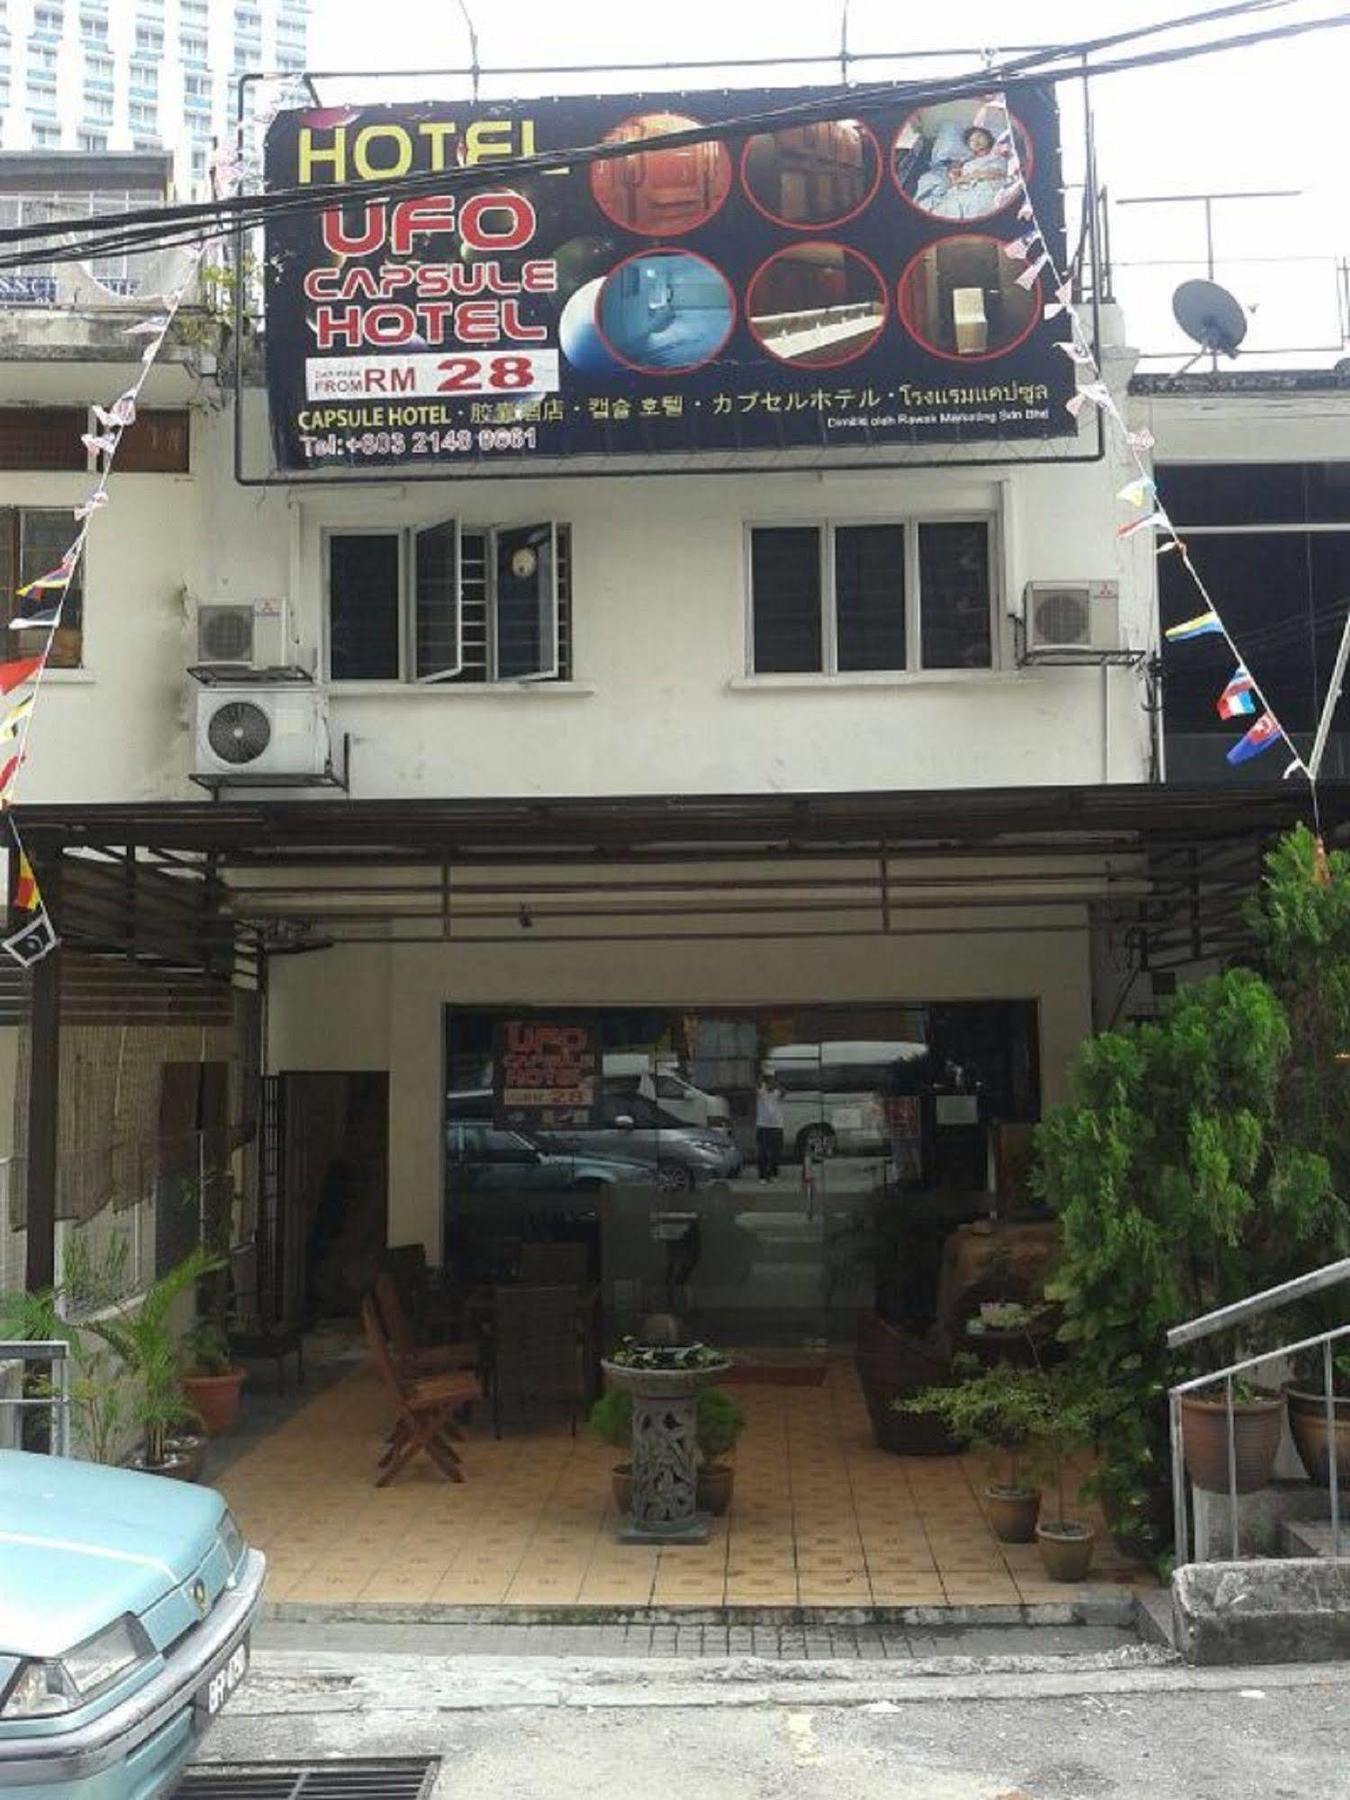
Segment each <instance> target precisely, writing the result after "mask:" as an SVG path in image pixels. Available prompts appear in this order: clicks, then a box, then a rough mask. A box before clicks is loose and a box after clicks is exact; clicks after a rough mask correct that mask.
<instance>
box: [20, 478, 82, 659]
mask: <svg viewBox="0 0 1350 1800" xmlns="http://www.w3.org/2000/svg"><path fill="white" fill-rule="evenodd" d="M73 536H74V532H73V531H72V529H71V517H70V508H69V507H56V508H53V507H33V506H6V507H0V591H3V592H4V593H5V594H7V595H8V596H9V601H8V611H7V613H6V615H5V619H6V623H5V626H4V631H5V636H6V638H7V639H8V640H9V646H10V648H9V654H10V655H11V656H37V655H39V654H40V653H41V651H42V649H43V646H44V645H45V644H46V642H47V628H46V627H45V626H40V627H38V628H37V629H36V630H33V631H22V630H19V631H16V630H13V629H11V628H10V626H9V623H8V621H9V620H11V619H17V618H20V617H23V616H24V615H26V614H28V613H33V612H38V611H40V610H42V609H43V608H44V607H45V606H47V605H48V604H50V596H43V595H39V594H33V595H30V596H29V598H28V599H27V600H26V601H25V600H20V599H18V597H17V596H16V594H15V589H16V588H20V587H22V586H23V585H24V583H25V582H29V581H34V580H36V578H37V577H38V576H39V575H45V574H46V573H47V571H48V569H54V568H56V567H57V565H58V564H59V563H60V561H61V558H62V557H63V556H64V555H65V553H66V551H67V550H68V549H69V548H70V542H71V538H72V537H73ZM84 567H85V565H84V561H83V559H81V561H80V565H79V567H78V568H77V569H76V571H75V575H74V578H73V579H72V581H71V583H70V586H69V588H68V589H67V591H66V598H65V604H64V606H63V607H62V609H61V624H60V628H59V629H58V631H57V633H56V637H55V639H54V641H53V643H52V650H51V656H50V657H49V659H48V666H49V667H50V668H53V669H78V668H79V666H80V661H81V646H82V639H83V616H84Z"/></svg>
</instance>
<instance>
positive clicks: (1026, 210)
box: [1017, 200, 1036, 219]
mask: <svg viewBox="0 0 1350 1800" xmlns="http://www.w3.org/2000/svg"><path fill="white" fill-rule="evenodd" d="M1017 216H1018V218H1019V219H1034V218H1035V217H1036V208H1035V207H1034V206H1033V205H1032V204H1031V202H1030V200H1024V201H1023V202H1022V204H1021V205H1020V206H1019V207H1018V209H1017Z"/></svg>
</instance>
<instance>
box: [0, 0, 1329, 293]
mask: <svg viewBox="0 0 1350 1800" xmlns="http://www.w3.org/2000/svg"><path fill="white" fill-rule="evenodd" d="M1291 3H1292V0H1241V3H1237V4H1231V5H1227V6H1223V7H1217V8H1210V9H1207V10H1206V11H1204V12H1201V13H1195V14H1191V15H1188V16H1186V17H1184V18H1181V19H1175V20H1167V21H1155V22H1154V23H1152V24H1149V25H1144V26H1140V27H1137V28H1135V29H1134V30H1132V31H1128V32H1116V33H1113V34H1111V35H1110V36H1109V37H1100V38H1093V39H1086V40H1083V41H1081V42H1078V43H1074V44H1067V45H1062V46H1050V47H1047V48H1045V49H1043V50H1038V51H1034V52H1029V53H1028V54H1026V55H1024V56H1018V57H1014V58H1011V59H1008V60H1006V61H1004V62H1001V63H997V64H995V63H991V64H990V65H989V66H987V67H985V68H983V69H979V70H974V71H971V72H969V73H967V74H964V75H957V76H947V77H944V78H940V79H937V80H934V79H931V78H929V79H926V80H916V81H903V82H886V83H883V84H879V85H872V86H868V87H841V88H838V89H835V90H833V91H832V92H830V93H827V94H824V95H822V96H819V97H817V98H814V99H811V100H805V101H793V102H790V103H788V104H786V105H784V106H781V107H773V108H769V109H760V110H757V111H753V112H749V113H744V114H738V115H736V116H734V117H732V118H729V119H722V120H719V121H717V122H716V123H714V124H711V125H699V126H694V127H691V128H690V129H688V130H684V131H675V132H666V133H662V134H661V135H660V136H658V137H654V138H650V139H646V140H644V144H643V148H644V149H645V150H651V149H653V148H657V147H659V148H662V149H676V148H683V147H685V146H688V145H694V144H700V143H706V142H710V141H713V140H716V139H720V138H726V137H731V138H742V137H748V136H753V135H756V134H758V133H761V132H770V131H776V130H782V129H784V128H786V127H790V126H794V125H801V124H803V123H807V122H810V121H811V120H817V119H833V118H838V117H839V116H840V105H841V102H846V103H847V111H848V116H849V117H865V116H866V115H867V114H868V113H870V112H875V111H878V110H880V109H883V108H890V107H894V106H895V105H896V104H897V103H904V102H906V101H913V102H914V103H916V104H918V103H920V102H925V101H926V102H929V103H934V102H940V101H944V100H953V99H967V98H978V97H980V96H982V95H985V94H988V93H990V92H993V91H998V90H1000V89H1002V88H1004V87H1008V86H1015V85H1016V84H1017V83H1018V82H1019V81H1027V80H1031V79H1041V80H1047V79H1049V80H1066V79H1078V78H1080V77H1082V76H1083V75H1092V76H1095V77H1101V76H1107V75H1115V74H1125V73H1134V72H1137V71H1139V70H1143V69H1148V68H1155V67H1160V66H1165V65H1168V64H1172V63H1178V62H1185V61H1190V60H1192V59H1194V58H1197V57H1202V56H1212V55H1217V54H1221V53H1225V52H1230V51H1234V50H1240V49H1250V48H1253V47H1255V46H1257V45H1260V44H1266V43H1271V42H1275V41H1279V40H1287V39H1291V38H1295V37H1301V36H1307V35H1309V34H1312V33H1316V32H1323V31H1331V30H1336V29H1340V28H1343V27H1344V26H1346V25H1350V13H1347V12H1340V13H1335V14H1330V15H1324V16H1321V17H1319V18H1316V19H1308V20H1297V21H1290V22H1288V23H1285V24H1282V25H1271V26H1267V27H1264V28H1263V29H1261V30H1259V31H1252V32H1245V33H1239V34H1235V35H1230V36H1226V37H1221V38H1210V39H1206V40H1204V41H1202V42H1200V43H1191V44H1181V45H1173V46H1169V47H1164V48H1161V49H1152V50H1146V51H1141V52H1137V53H1135V54H1133V55H1129V56H1124V57H1116V58H1114V59H1112V60H1108V61H1097V62H1090V61H1089V59H1090V58H1092V57H1094V56H1099V55H1100V54H1101V52H1102V51H1103V50H1104V49H1111V48H1114V47H1118V46H1120V45H1122V44H1128V43H1134V42H1138V41H1140V40H1142V39H1144V38H1148V37H1152V36H1156V35H1158V34H1159V33H1164V32H1166V33H1170V32H1174V31H1180V30H1185V29H1189V28H1192V27H1194V26H1197V25H1202V24H1206V23H1213V22H1215V21H1217V20H1219V19H1223V18H1235V17H1242V16H1246V15H1250V14H1252V13H1258V12H1268V11H1271V10H1282V9H1283V8H1285V7H1287V6H1288V5H1289V4H1291ZM632 154H633V148H632V145H631V143H629V142H619V143H602V144H589V145H583V146H574V147H570V148H567V149H561V150H551V151H544V152H541V153H539V154H537V155H534V156H528V157H494V158H493V159H492V160H491V162H490V163H480V164H478V165H476V166H474V167H467V168H466V167H460V168H454V169H445V170H441V171H438V172H429V171H419V172H418V173H416V174H408V175H401V176H391V177H389V178H387V179H381V178H376V179H375V180H368V181H347V182H334V183H329V184H325V185H323V186H318V187H315V186H306V187H291V188H281V189H274V190H272V191H271V192H268V191H265V190H264V191H262V192H259V193H243V194H238V195H233V196H229V197H226V198H221V199H216V200H211V201H205V202H200V203H195V204H189V205H180V206H165V207H148V208H139V209H133V210H130V211H128V212H125V213H122V214H119V215H108V214H103V215H101V216H99V217H98V218H97V219H89V220H73V221H63V222H62V223H61V224H60V225H59V226H53V225H52V224H51V223H50V222H49V223H46V224H42V225H27V226H17V227H8V228H6V229H4V230H0V245H5V244H15V245H18V244H24V245H27V246H29V247H28V248H27V249H26V250H15V251H13V252H11V253H10V254H8V255H2V256H0V269H10V268H22V267H24V266H25V265H26V264H30V263H31V262H33V261H34V260H35V259H39V260H41V261H43V262H47V263H61V262H83V261H87V260H89V259H90V258H92V257H101V256H113V255H119V254H125V253H128V252H137V251H142V252H143V251H147V250H151V249H169V248H173V247H175V246H179V245H187V244H195V243H197V242H198V241H199V240H200V239H201V238H202V237H203V236H210V235H216V234H219V233H221V232H223V231H230V232H243V231H248V230H251V229H254V228H256V227H257V226H260V225H264V224H266V223H267V222H268V221H269V220H272V219H278V218H287V217H297V216H304V215H306V214H312V213H316V212H327V211H330V210H331V209H333V208H334V207H338V206H341V205H343V204H344V203H345V202H347V201H352V200H355V201H360V202H362V203H371V202H374V201H379V200H389V199H393V198H411V197H414V196H416V195H419V194H430V193H437V194H439V193H444V192H446V191H447V190H449V191H459V190H465V189H467V190H473V189H475V188H482V187H493V186H499V185H501V184H502V183H503V182H519V181H521V180H524V179H528V178H529V177H530V176H535V175H545V174H548V173H550V172H553V171H557V170H560V169H572V168H579V167H586V166H588V165H590V164H593V163H599V162H607V161H612V160H616V159H618V158H621V157H624V156H631V155H632ZM53 239H56V240H60V241H56V242H53V241H52V240H53ZM34 245H41V248H39V249H34V248H33V246H34Z"/></svg>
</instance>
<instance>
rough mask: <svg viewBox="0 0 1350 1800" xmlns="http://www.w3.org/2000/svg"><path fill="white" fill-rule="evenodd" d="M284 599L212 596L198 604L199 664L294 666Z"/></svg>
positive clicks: (215, 668)
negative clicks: (217, 597) (212, 597)
mask: <svg viewBox="0 0 1350 1800" xmlns="http://www.w3.org/2000/svg"><path fill="white" fill-rule="evenodd" d="M286 612H287V609H286V602H285V601H284V600H273V599H266V600H219V601H216V600H208V601H203V602H202V603H201V604H200V605H199V606H198V607H197V621H196V623H197V661H196V664H195V665H194V666H195V667H198V668H203V669H210V670H212V671H223V670H226V669H250V670H254V671H261V670H264V669H284V668H290V667H293V666H294V664H295V660H296V654H295V646H294V645H293V644H292V643H291V641H290V633H289V630H288V622H287V617H286Z"/></svg>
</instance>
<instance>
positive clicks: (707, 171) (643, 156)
mask: <svg viewBox="0 0 1350 1800" xmlns="http://www.w3.org/2000/svg"><path fill="white" fill-rule="evenodd" d="M700 123H701V121H700V120H698V119H691V118H688V117H686V115H685V114H683V113H668V112H654V113H642V114H641V115H640V116H639V117H637V118H635V119H625V120H624V122H623V124H622V125H616V126H615V127H614V129H613V131H610V132H607V133H606V134H605V140H604V141H605V142H606V143H607V144H627V143H631V144H633V145H635V146H641V145H647V146H648V147H647V148H645V149H644V148H635V149H634V151H633V154H632V155H631V156H616V157H613V158H612V159H611V160H610V161H608V162H596V163H592V164H591V194H592V196H593V197H594V200H595V204H596V205H597V206H598V207H599V208H600V210H601V212H602V213H604V214H605V216H606V218H609V219H612V220H613V221H614V223H615V224H616V225H622V226H623V227H624V229H625V230H626V231H636V232H637V233H638V234H639V235H640V236H642V237H679V236H680V234H681V233H682V232H685V231H696V230H697V229H698V227H699V226H700V225H706V224H707V223H708V220H709V219H711V218H712V216H713V214H714V213H715V212H717V211H718V209H719V208H720V207H721V206H722V205H723V204H724V202H725V200H726V197H727V195H728V194H729V193H730V192H731V184H732V180H733V179H734V171H733V169H732V166H731V153H730V152H729V151H728V149H727V147H726V145H725V144H723V143H720V142H719V141H718V140H716V139H712V140H711V141H709V142H706V143H702V144H681V145H676V146H673V147H672V148H669V149H662V148H661V146H660V144H659V143H657V142H654V141H653V140H655V139H659V138H661V137H664V136H667V135H668V134H669V133H670V132H674V131H695V130H697V129H698V126H699V125H700Z"/></svg>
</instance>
